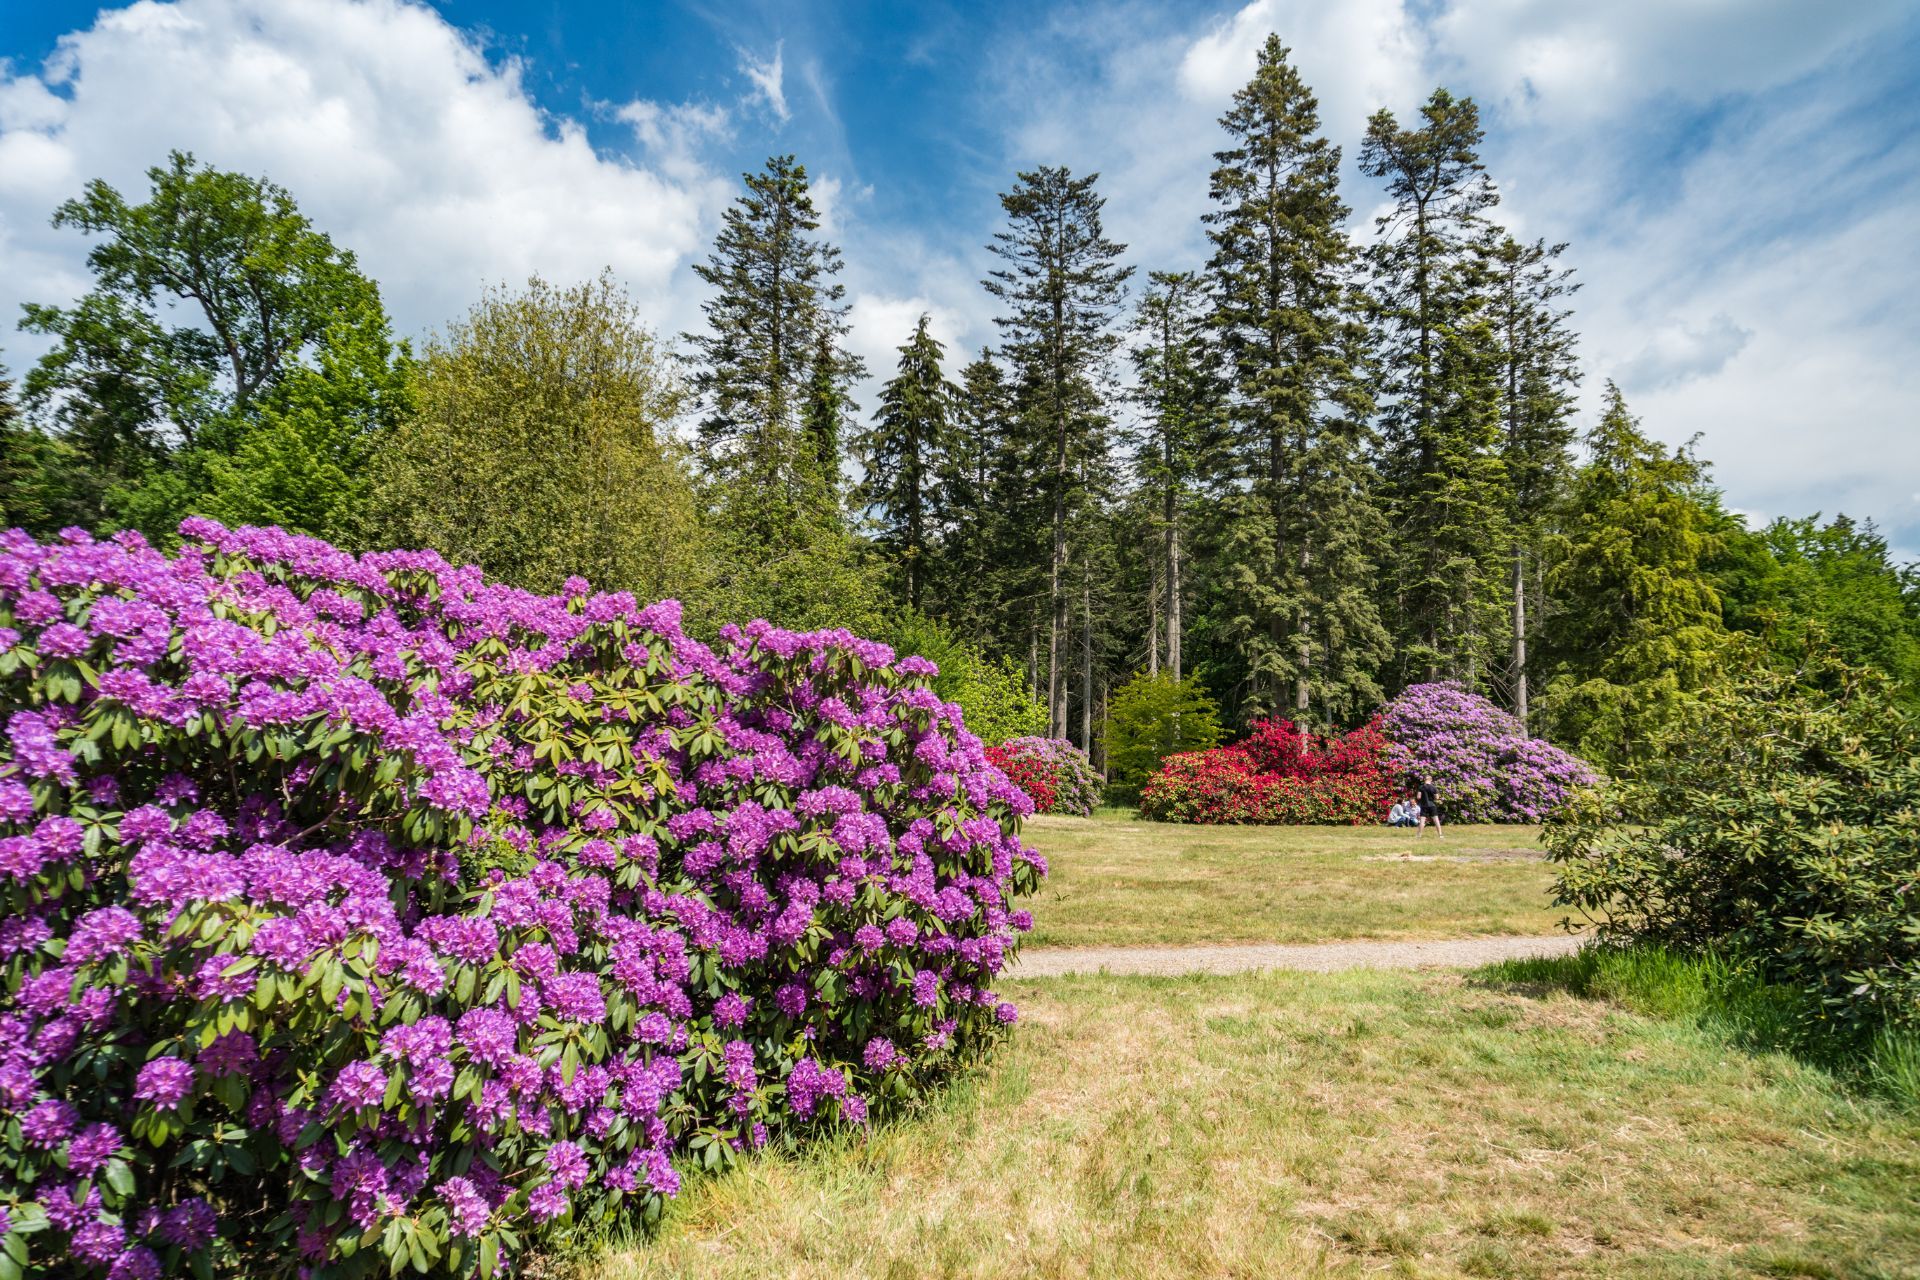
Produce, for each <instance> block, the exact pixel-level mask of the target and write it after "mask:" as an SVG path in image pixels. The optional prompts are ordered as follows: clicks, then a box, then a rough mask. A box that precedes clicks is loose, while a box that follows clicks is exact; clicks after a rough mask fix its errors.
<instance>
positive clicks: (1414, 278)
mask: <svg viewBox="0 0 1920 1280" xmlns="http://www.w3.org/2000/svg"><path fill="white" fill-rule="evenodd" d="M1420 117H1421V122H1420V124H1419V125H1418V126H1416V127H1414V128H1402V127H1400V125H1399V123H1398V121H1396V120H1395V118H1394V116H1393V113H1392V112H1390V111H1385V110H1382V111H1380V112H1377V113H1375V115H1374V116H1373V118H1372V119H1371V120H1370V121H1368V124H1367V134H1366V140H1365V143H1364V144H1363V146H1362V148H1361V152H1360V169H1361V171H1362V172H1363V173H1366V174H1367V175H1368V176H1370V177H1374V178H1379V179H1383V180H1384V181H1385V182H1386V185H1387V194H1388V196H1389V198H1390V199H1391V200H1392V202H1393V207H1392V208H1391V209H1390V210H1389V211H1388V212H1387V213H1385V214H1383V215H1382V216H1381V217H1380V218H1379V219H1378V220H1377V223H1376V226H1377V230H1378V233H1379V235H1378V239H1377V241H1376V242H1375V244H1374V246H1373V247H1372V249H1371V250H1370V258H1371V263H1372V267H1373V289H1372V312H1373V318H1374V323H1375V332H1374V340H1375V343H1376V361H1377V368H1378V369H1379V384H1380V388H1381V391H1382V398H1381V408H1380V426H1381V430H1382V434H1383V436H1384V446H1385V447H1384V458H1383V471H1384V475H1385V480H1386V497H1387V503H1386V506H1387V513H1388V516H1389V519H1390V521H1391V525H1392V536H1393V540H1394V545H1395V554H1394V556H1393V561H1394V563H1393V565H1392V569H1393V573H1392V581H1391V583H1390V592H1389V597H1388V598H1389V599H1390V601H1391V613H1392V615H1393V618H1394V628H1395V631H1396V633H1397V634H1396V637H1395V638H1396V641H1397V645H1398V655H1397V662H1396V666H1397V668H1398V676H1399V678H1400V679H1401V680H1402V681H1410V680H1414V679H1437V678H1442V677H1446V678H1452V679H1458V680H1462V681H1465V682H1467V683H1468V684H1471V685H1479V684H1481V683H1483V682H1484V680H1485V677H1486V675H1487V672H1488V669H1489V667H1490V665H1491V664H1492V662H1493V661H1494V659H1495V655H1496V654H1497V653H1498V651H1499V648H1500V647H1501V646H1500V642H1501V640H1502V639H1503V638H1504V636H1505V634H1506V627H1507V618H1508V607H1509V601H1508V598H1507V591H1506V584H1507V577H1508V574H1507V570H1508V564H1509V559H1510V555H1509V547H1510V543H1511V537H1510V530H1509V527H1508V526H1509V515H1510V512H1511V509H1512V504H1511V499H1510V498H1509V496H1508V492H1507V489H1508V484H1509V480H1508V477H1507V474H1506V469H1505V464H1504V461H1503V459H1502V458H1501V456H1500V454H1499V449H1498V446H1499V442H1500V426H1501V423H1500V400H1499V390H1500V382H1499V374H1500V367H1499V366H1500V360H1499V349H1498V339H1497V335H1496V333H1495V330H1494V325H1493V323H1492V320H1491V319H1490V317H1489V315H1488V298H1487V293H1486V286H1487V271H1486V266H1485V262H1484V260H1483V256H1482V254H1481V248H1482V245H1483V243H1484V240H1485V235H1486V222H1485V213H1486V210H1487V209H1488V208H1490V207H1491V206H1492V205H1493V204H1495V203H1496V202H1497V200H1498V196H1497V195H1496V194H1495V192H1494V190H1493V187H1492V185H1491V184H1490V183H1489V182H1488V181H1487V177H1486V173H1485V171H1484V166H1483V165H1482V164H1481V163H1480V159H1479V146H1480V140H1481V136H1482V135H1481V129H1480V116H1479V111H1478V109H1477V108H1476V107H1475V106H1474V104H1473V100H1472V99H1470V98H1455V97H1454V96H1453V95H1452V94H1450V93H1448V92H1447V91H1446V90H1445V89H1437V90H1435V91H1434V93H1433V96H1432V97H1431V98H1429V99H1428V100H1427V103H1426V104H1425V105H1424V106H1423V107H1422V108H1421V110H1420Z"/></svg>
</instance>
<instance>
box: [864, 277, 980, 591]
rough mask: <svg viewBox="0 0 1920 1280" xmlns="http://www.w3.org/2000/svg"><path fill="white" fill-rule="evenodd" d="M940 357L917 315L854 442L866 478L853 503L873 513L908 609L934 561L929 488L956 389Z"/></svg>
mask: <svg viewBox="0 0 1920 1280" xmlns="http://www.w3.org/2000/svg"><path fill="white" fill-rule="evenodd" d="M945 354H946V348H944V347H942V346H941V345H940V343H939V341H938V340H937V339H936V338H934V336H933V335H932V334H931V333H929V332H928V331H927V317H926V316H925V315H922V316H921V317H920V322H919V323H918V324H917V325H915V326H914V330H913V336H912V337H910V338H908V339H907V341H906V343H905V344H904V345H902V346H901V348H900V365H899V372H898V373H896V374H895V375H894V377H893V379H892V380H891V381H890V382H888V383H887V385H886V389H885V390H884V391H882V392H881V394H880V409H879V412H878V413H877V414H875V416H874V424H873V428H872V429H871V430H870V431H868V432H867V434H866V436H865V437H864V438H863V440H862V441H861V449H860V459H861V462H862V463H863V464H864V465H865V469H866V478H865V480H864V481H862V483H861V486H860V490H859V501H860V505H862V506H863V507H866V508H868V509H869V510H872V511H873V512H874V513H875V519H876V520H877V521H878V523H879V525H880V536H879V539H878V542H879V546H880V549H881V551H882V552H883V553H884V554H885V555H886V557H887V559H888V561H889V563H890V566H891V568H892V570H893V575H894V578H895V582H894V584H893V585H894V586H895V589H896V594H897V595H899V596H900V597H902V598H904V599H905V600H906V602H907V607H908V608H910V609H918V608H920V602H921V596H922V594H923V588H924V587H925V585H926V580H927V575H928V572H929V565H930V564H931V563H932V560H933V555H932V551H933V545H932V538H933V535H934V532H935V530H934V528H933V525H932V521H933V517H934V515H935V504H936V502H937V496H936V494H935V492H934V491H935V487H936V484H937V481H938V478H939V476H940V475H941V473H942V471H943V470H945V469H946V467H945V456H946V451H947V447H948V440H947V437H948V434H949V432H950V430H951V428H952V418H953V413H954V401H955V400H956V398H957V397H958V396H959V394H960V393H959V389H958V388H956V387H955V386H954V385H953V384H952V383H950V382H948V381H947V378H946V374H945V373H943V372H942V371H941V368H940V361H941V359H942V357H943V356H945Z"/></svg>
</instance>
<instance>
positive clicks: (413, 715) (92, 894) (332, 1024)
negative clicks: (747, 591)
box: [0, 520, 1046, 1278]
mask: <svg viewBox="0 0 1920 1280" xmlns="http://www.w3.org/2000/svg"><path fill="white" fill-rule="evenodd" d="M182 534H183V536H184V538H185V545H184V546H183V548H182V550H181V551H180V552H179V553H178V554H177V555H171V556H170V555H163V554H161V553H160V552H158V551H156V550H154V549H152V548H150V547H149V546H148V545H147V544H145V543H144V542H143V541H142V540H141V539H140V538H139V537H138V536H137V535H121V536H118V537H116V538H114V539H112V540H109V541H94V540H92V539H90V538H87V537H86V536H84V535H80V534H72V535H69V536H68V537H67V538H66V539H65V540H64V541H62V542H60V543H58V544H55V545H45V546H43V545H40V544H37V543H35V542H34V541H32V540H31V539H29V538H27V537H26V536H24V535H22V534H20V533H18V532H15V533H11V534H7V535H4V536H0V719H3V720H4V726H5V736H4V741H3V742H0V892H4V894H5V895H6V904H5V908H4V916H3V917H0V965H4V975H5V985H4V988H0V1122H3V1123H4V1134H3V1135H0V1138H3V1140H0V1237H4V1244H5V1248H4V1252H0V1269H7V1270H10V1271H11V1272H12V1273H13V1274H16V1275H17V1274H19V1273H20V1272H22V1271H23V1270H24V1271H25V1272H26V1273H27V1274H50V1273H51V1270H50V1269H53V1270H59V1271H60V1272H61V1273H62V1274H66V1273H74V1274H83V1275H110V1276H113V1277H129V1278H131V1277H153V1276H158V1275H162V1274H166V1275H173V1274H189V1273H197V1274H200V1275H203V1276H204V1275H209V1274H232V1275H242V1274H244V1275H249V1276H261V1275H289V1274H294V1273H296V1272H300V1273H305V1274H311V1275H314V1276H353V1275H361V1274H374V1273H378V1274H381V1275H386V1274H389V1273H393V1272H398V1271H400V1270H402V1269H405V1268H408V1267H411V1268H412V1269H414V1270H416V1271H423V1272H424V1271H433V1272H436V1273H452V1274H471V1273H478V1274H482V1275H487V1274H494V1273H497V1272H500V1271H504V1270H506V1269H507V1268H508V1267H509V1266H510V1265H511V1263H512V1261H513V1260H514V1259H517V1258H520V1257H522V1256H524V1255H525V1254H526V1253H527V1252H528V1251H529V1250H530V1249H532V1248H535V1247H538V1246H541V1245H543V1244H547V1243H557V1242H559V1241H562V1240H564V1239H566V1238H568V1237H569V1235H571V1234H574V1233H579V1232H582V1231H585V1230H587V1229H590V1228H592V1227H594V1226H596V1225H601V1224H604V1223H605V1222H607V1221H608V1220H609V1219H611V1218H612V1217H613V1216H614V1215H616V1214H617V1213H623V1212H632V1213H638V1214H639V1215H641V1216H642V1217H646V1216H650V1215H651V1214H653V1213H656V1212H657V1210H658V1207H659V1197H661V1196H666V1195H671V1194H673V1192H674V1190H675V1189H676V1187H677V1186H678V1181H679V1172H678V1169H686V1168H689V1167H713V1166H717V1165H720V1164H723V1163H725V1162H726V1161H728V1160H730V1159H731V1158H733V1155H734V1153H736V1152H740V1151H743V1150H747V1149H750V1148H753V1147H757V1146H760V1145H762V1144H766V1143H769V1142H775V1143H785V1142H791V1141H793V1140H795V1139H797V1138H799V1137H801V1136H803V1135H804V1134H806V1133H807V1132H809V1131H810V1130H813V1129H816V1128H819V1127H822V1126H838V1125H848V1124H852V1125H858V1124H862V1123H865V1122H866V1121H867V1120H868V1118H869V1117H870V1116H871V1115H872V1114H873V1113H874V1112H875V1110H876V1109H878V1108H884V1107H887V1106H893V1105H898V1104H901V1103H903V1102H906V1101H908V1100H910V1099H912V1098H914V1097H915V1096H916V1095H917V1094H918V1093H919V1092H920V1091H921V1090H922V1089H924V1088H926V1087H927V1086H929V1085H930V1084H932V1083H933V1082H935V1081H936V1080H937V1079H938V1078H939V1077H940V1076H941V1074H942V1073H943V1072H944V1071H946V1070H948V1069H949V1068H950V1067H951V1066H952V1065H953V1064H955V1063H956V1061H957V1060H959V1059H960V1058H961V1057H962V1056H963V1055H965V1054H967V1053H969V1052H972V1051H974V1050H976V1049H978V1048H979V1047H980V1046H981V1045H983V1044H985V1043H987V1042H988V1041H989V1040H990V1039H991V1037H992V1036H993V1035H994V1034H995V1033H996V1029H997V1028H999V1027H1001V1026H1002V1025H1003V1024H1005V1023H1009V1022H1011V1021H1012V1020H1013V1019H1014V1016H1015V1012H1014V1009H1013V1007H1012V1006H1011V1005H1008V1004H1005V1003H1002V1002H1001V1001H999V1000H998V998H997V997H996V996H995V995H994V994H993V991H992V984H993V982H994V976H995V974H996V973H998V972H999V971H1000V969H1001V967H1002V965H1003V963H1004V962H1005V960H1006V958H1007V957H1008V955H1009V954H1010V953H1011V951H1012V948H1013V947H1014V945H1015V942H1016V939H1017V937H1018V935H1019V933H1020V931H1022V930H1025V929H1027V928H1029V927H1031V924H1032V921H1031V918H1030V917H1029V916H1028V915H1027V913H1025V912H1024V911H1020V910H1017V909H1015V903H1016V900H1017V899H1018V898H1020V897H1021V896H1022V895H1025V894H1029V893H1031V892H1033V891H1034V889H1035V888H1036V887H1037V886H1038V883H1039V880H1040V878H1041V876H1043V875H1044V874H1045V869H1046V868H1045V863H1044V862H1043V860H1042V859H1041V858H1040V857H1039V856H1038V855H1036V854H1034V853H1032V852H1031V851H1029V850H1028V849H1026V848H1025V847H1023V846H1022V845H1021V843H1020V842H1019V840H1018V839H1017V838H1016V835H1015V830H1016V828H1017V824H1018V819H1019V818H1020V817H1022V816H1024V814H1025V813H1026V812H1027V811H1028V810H1029V809H1030V807H1031V806H1030V804H1029V802H1028V801H1027V798H1026V797H1025V795H1024V794H1022V793H1021V792H1020V791H1019V790H1018V789H1017V788H1015V787H1013V786H1012V785H1011V784H1009V783H1008V782H1007V780H1006V779H1005V777H1004V776H1003V775H1002V774H1001V773H1000V772H999V771H998V770H996V769H994V768H992V767H991V766H990V765H989V764H988V763H987V761H986V758H985V755H984V753H983V751H982V748H981V745H980V743H979V741H978V740H977V739H976V738H974V737H973V736H972V735H971V734H968V733H967V732H966V731H965V729H964V728H963V726H962V725H961V723H960V718H959V713H958V710H957V709H956V708H955V707H953V706H951V705H946V704H942V703H941V702H940V701H939V700H938V699H937V698H936V697H935V696H934V694H933V693H932V692H931V691H930V690H929V688H928V686H927V680H928V677H929V676H930V675H931V674H932V667H931V664H928V663H926V662H925V661H924V660H920V659H911V658H910V659H907V660H904V661H901V662H899V663H894V662H893V655H892V653H891V651H890V650H888V649H886V648H885V647H884V646H881V645H877V644H873V643H869V642H866V641H862V640H859V639H856V638H855V637H853V636H851V635H848V634H847V633H845V632H820V633H812V634H804V635H802V634H793V633H789V632H783V631H779V630H776V629H774V628H772V627H770V626H768V625H766V624H765V623H755V624H753V625H752V626H749V627H746V628H744V629H737V628H730V629H729V630H727V631H726V632H725V633H723V636H722V639H721V642H720V643H719V645H718V646H717V647H716V648H713V649H709V648H707V647H705V646H703V645H701V644H699V643H696V642H694V641H692V640H690V639H688V638H687V637H686V636H685V635H683V634H682V632H681V630H680V626H679V608H678V606H677V605H676V604H674V603H672V602H664V603H660V604H655V605H651V606H648V607H646V608H639V607H636V604H635V602H634V601H633V599H632V598H631V597H628V596H624V595H590V594H588V592H587V588H586V585H585V584H584V583H578V582H573V583H569V584H568V589H567V590H566V591H565V592H564V593H563V594H561V595H558V596H551V597H545V596H538V595H532V594H528V593H526V592H523V591H518V590H514V589H510V588H506V587H502V586H498V585H494V584H491V583H488V582H486V581H485V580H483V578H482V577H481V575H480V573H479V571H478V570H475V569H471V568H466V569H456V568H453V567H451V566H449V565H448V564H446V563H445V562H444V561H443V560H441V559H440V558H439V557H438V556H437V555H433V554H429V553H419V552H397V551H396V552H385V553H378V554H370V555H367V556H364V557H358V558H356V557H354V556H351V555H348V554H346V553H343V552H341V551H337V550H335V549H334V548H332V547H330V546H327V545H326V544H324V543H321V542H318V541H316V540H314V539H310V538H303V537H296V536H292V535H289V534H286V533H283V532H281V531H279V530H275V529H239V530H228V529H225V528H222V527H220V526H219V525H216V524H213V523H211V522H207V521H199V520H194V521H188V522H187V524H186V525H184V526H183V527H182ZM676 1166H678V1169H677V1168H676Z"/></svg>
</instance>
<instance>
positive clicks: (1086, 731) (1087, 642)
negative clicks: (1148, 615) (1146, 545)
mask: <svg viewBox="0 0 1920 1280" xmlns="http://www.w3.org/2000/svg"><path fill="white" fill-rule="evenodd" d="M1080 749H1081V750H1082V751H1084V752H1086V753H1087V754H1088V755H1092V754H1093V574H1092V573H1091V572H1089V573H1088V574H1087V575H1086V577H1085V578H1084V579H1083V580H1082V582H1081V583H1080Z"/></svg>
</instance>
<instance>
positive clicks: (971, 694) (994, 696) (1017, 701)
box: [878, 609, 1047, 746]
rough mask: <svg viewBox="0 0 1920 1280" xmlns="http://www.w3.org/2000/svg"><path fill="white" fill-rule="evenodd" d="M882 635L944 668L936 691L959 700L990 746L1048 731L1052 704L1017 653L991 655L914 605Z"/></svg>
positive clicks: (969, 722)
mask: <svg viewBox="0 0 1920 1280" xmlns="http://www.w3.org/2000/svg"><path fill="white" fill-rule="evenodd" d="M878 635H879V637H880V638H881V639H883V640H885V641H886V643H888V644H890V645H892V646H893V648H894V651H895V652H896V653H898V654H899V655H900V656H901V657H905V656H907V655H908V654H917V655H918V656H920V657H922V658H925V659H927V660H928V661H929V662H931V663H933V664H934V665H935V666H937V667H939V668H940V674H939V675H937V676H935V677H934V678H933V682H932V688H933V691H934V693H935V694H936V695H938V696H939V698H940V699H941V701H943V702H955V703H958V704H959V705H960V709H961V711H962V713H963V717H964V719H965V720H966V725H967V730H968V732H970V733H972V734H974V735H976V736H977V737H978V738H979V739H980V740H981V741H982V742H984V743H986V744H987V745H988V746H997V745H999V744H1000V743H1002V742H1005V741H1006V740H1007V739H1009V738H1022V737H1028V736H1030V735H1038V734H1044V733H1046V731H1047V708H1046V706H1045V705H1044V704H1043V703H1041V701H1040V700H1039V699H1038V698H1036V697H1034V696H1033V690H1032V689H1031V688H1030V687H1029V686H1028V684H1027V678H1026V673H1025V672H1024V671H1022V670H1021V669H1020V667H1019V665H1018V664H1017V663H1015V662H1014V661H1013V660H1012V659H1010V658H1001V659H999V660H998V661H994V660H992V659H990V658H988V657H987V656H986V655H985V654H983V653H982V652H981V651H980V649H979V648H978V647H977V646H975V645H973V644H971V643H969V642H968V641H966V640H963V639H961V638H960V637H959V636H957V635H955V634H954V632H953V630H952V629H951V628H950V627H948V626H947V625H946V624H944V623H942V622H940V621H939V620H938V619H935V618H929V617H927V616H926V615H925V614H923V613H919V612H917V611H915V610H913V609H902V610H898V611H896V612H895V613H894V614H892V615H891V616H890V617H888V618H887V620H886V621H885V622H884V623H883V624H882V626H881V628H880V630H879V632H878Z"/></svg>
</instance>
